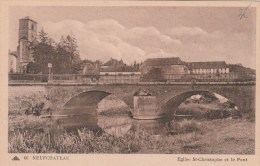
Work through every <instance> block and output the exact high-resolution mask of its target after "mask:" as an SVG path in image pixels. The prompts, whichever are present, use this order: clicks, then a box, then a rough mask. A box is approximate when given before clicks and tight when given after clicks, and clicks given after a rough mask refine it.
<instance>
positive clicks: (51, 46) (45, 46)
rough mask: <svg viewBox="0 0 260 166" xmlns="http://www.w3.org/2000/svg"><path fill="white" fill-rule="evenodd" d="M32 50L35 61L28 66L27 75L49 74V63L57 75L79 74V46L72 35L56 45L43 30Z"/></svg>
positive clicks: (63, 38) (62, 38)
mask: <svg viewBox="0 0 260 166" xmlns="http://www.w3.org/2000/svg"><path fill="white" fill-rule="evenodd" d="M32 50H33V58H34V61H33V62H30V63H29V64H28V65H27V73H33V74H38V73H43V74H47V73H48V72H49V69H48V63H51V64H52V72H53V73H55V74H65V73H66V74H70V73H77V71H78V70H79V69H80V64H81V59H80V57H79V50H78V45H77V41H76V38H75V37H74V36H72V35H67V36H66V37H63V36H62V37H61V39H60V41H59V42H58V43H56V42H55V41H54V40H53V39H52V38H50V37H49V36H48V34H47V33H46V32H45V31H44V30H43V29H42V30H41V31H40V32H39V34H38V38H37V41H36V42H34V43H33V44H32Z"/></svg>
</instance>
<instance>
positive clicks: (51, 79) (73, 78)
mask: <svg viewBox="0 0 260 166" xmlns="http://www.w3.org/2000/svg"><path fill="white" fill-rule="evenodd" d="M176 78H177V79H176ZM245 81H247V82H250V81H251V82H255V80H251V79H238V78H236V79H234V78H229V77H223V78H221V79H215V78H214V79H213V78H212V79H202V78H201V79H199V78H197V79H196V78H193V77H185V78H178V77H175V79H171V80H165V81H163V82H149V81H141V74H124V75H83V74H52V75H50V76H49V75H48V74H9V82H10V83H12V82H14V83H20V82H21V83H23V82H28V83H30V82H32V83H39V82H45V83H47V82H48V83H84V84H137V83H138V84H175V83H177V84H205V83H206V84H210V83H212V82H213V83H214V82H217V83H219V84H221V83H224V84H226V83H230V82H245Z"/></svg>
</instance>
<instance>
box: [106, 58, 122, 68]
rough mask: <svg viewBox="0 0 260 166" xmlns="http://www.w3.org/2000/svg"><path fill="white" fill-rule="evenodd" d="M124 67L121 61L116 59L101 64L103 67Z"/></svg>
mask: <svg viewBox="0 0 260 166" xmlns="http://www.w3.org/2000/svg"><path fill="white" fill-rule="evenodd" d="M123 65H125V64H124V62H123V61H122V60H120V61H118V60H116V59H113V58H111V59H110V60H109V61H107V62H106V63H104V64H103V66H123Z"/></svg>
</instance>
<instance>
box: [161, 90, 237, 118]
mask: <svg viewBox="0 0 260 166" xmlns="http://www.w3.org/2000/svg"><path fill="white" fill-rule="evenodd" d="M215 94H216V95H220V96H222V97H224V98H226V99H227V101H228V102H229V103H230V104H232V105H236V103H234V102H233V101H232V100H231V99H229V98H228V97H226V96H225V95H222V94H219V93H216V92H213V91H208V90H198V91H187V92H183V93H181V94H178V95H176V96H173V97H172V98H170V99H169V100H168V101H166V102H165V104H163V105H162V110H163V111H162V113H161V116H167V115H169V114H170V113H172V110H173V109H174V110H176V109H177V108H178V107H179V106H180V104H181V103H183V102H184V101H185V100H186V99H188V98H189V97H191V96H193V95H207V96H208V97H209V98H212V99H218V96H216V95H215Z"/></svg>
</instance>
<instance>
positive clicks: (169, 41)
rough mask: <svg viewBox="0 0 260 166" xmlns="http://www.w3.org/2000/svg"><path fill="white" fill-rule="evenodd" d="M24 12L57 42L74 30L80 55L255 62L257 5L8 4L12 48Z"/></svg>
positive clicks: (127, 60)
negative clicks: (255, 6)
mask: <svg viewBox="0 0 260 166" xmlns="http://www.w3.org/2000/svg"><path fill="white" fill-rule="evenodd" d="M241 14H244V15H243V17H240V16H241ZM26 16H29V17H30V18H32V19H33V20H35V21H36V22H37V23H38V31H40V30H41V29H42V28H43V29H44V30H45V31H46V32H47V33H48V35H49V36H50V37H51V38H53V39H54V40H55V41H56V42H58V41H59V40H60V38H61V36H62V35H63V36H66V35H68V34H70V35H74V36H75V37H76V39H77V43H78V46H79V51H80V56H81V58H82V59H90V60H101V61H103V62H106V61H107V60H109V59H110V58H115V59H118V60H121V59H122V60H123V61H124V62H125V63H127V64H131V63H133V62H134V61H137V62H141V61H144V60H145V59H147V58H158V57H180V58H181V59H182V60H183V61H186V62H192V61H195V62H197V61H226V62H227V63H232V64H235V63H240V64H242V65H244V66H246V67H251V68H254V69H255V68H256V64H255V61H256V59H255V57H256V55H255V50H256V49H255V47H256V46H255V45H256V44H255V42H256V37H255V36H256V32H255V31H256V29H255V27H256V26H255V21H256V10H255V8H251V7H249V8H238V7H144V6H143V7H141V6H139V7H126V6H121V7H114V6H113V7H104V6H103V7H102V6H100V7H97V6H84V7H80V6H74V7H70V6H67V7H66V6H56V7H52V6H29V7H28V6H12V7H10V10H9V29H10V30H9V39H10V40H9V47H10V49H11V50H15V49H16V47H17V44H18V29H19V27H18V23H19V19H20V18H23V17H26Z"/></svg>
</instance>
